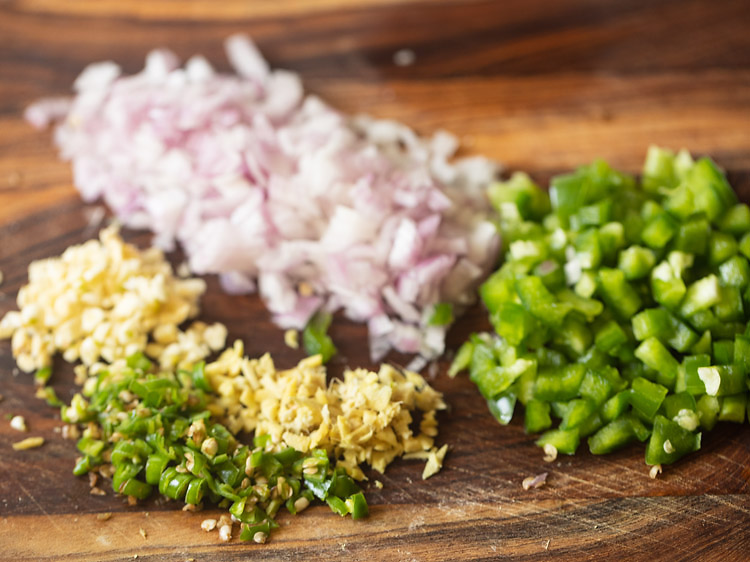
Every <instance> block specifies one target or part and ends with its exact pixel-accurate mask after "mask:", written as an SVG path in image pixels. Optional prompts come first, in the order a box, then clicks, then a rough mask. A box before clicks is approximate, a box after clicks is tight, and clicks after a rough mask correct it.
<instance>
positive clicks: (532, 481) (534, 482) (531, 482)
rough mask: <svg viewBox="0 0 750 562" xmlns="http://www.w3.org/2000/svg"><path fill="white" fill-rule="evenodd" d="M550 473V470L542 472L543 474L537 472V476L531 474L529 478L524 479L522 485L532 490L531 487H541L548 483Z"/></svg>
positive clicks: (525, 488)
mask: <svg viewBox="0 0 750 562" xmlns="http://www.w3.org/2000/svg"><path fill="white" fill-rule="evenodd" d="M548 475H549V473H548V472H542V473H541V474H537V475H536V476H529V477H528V478H524V479H523V483H522V484H521V485H522V486H523V489H524V490H530V489H531V488H541V487H542V486H544V485H545V484H546V482H547V476H548Z"/></svg>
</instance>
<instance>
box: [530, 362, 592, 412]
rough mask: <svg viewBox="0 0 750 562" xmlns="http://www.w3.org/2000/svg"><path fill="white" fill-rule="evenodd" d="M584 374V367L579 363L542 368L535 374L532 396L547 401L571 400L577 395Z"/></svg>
mask: <svg viewBox="0 0 750 562" xmlns="http://www.w3.org/2000/svg"><path fill="white" fill-rule="evenodd" d="M585 374H586V367H585V366H584V365H581V364H580V363H571V364H570V365H565V366H563V367H558V368H553V369H544V370H542V371H540V372H539V373H538V374H537V377H536V383H535V385H534V398H535V399H537V400H545V401H548V402H551V401H554V400H571V399H572V398H575V397H576V396H577V395H578V389H579V388H580V387H581V382H582V381H583V377H584V375H585Z"/></svg>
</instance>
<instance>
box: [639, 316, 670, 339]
mask: <svg viewBox="0 0 750 562" xmlns="http://www.w3.org/2000/svg"><path fill="white" fill-rule="evenodd" d="M669 316H670V315H669V312H667V311H666V310H665V309H663V308H647V309H646V310H642V311H640V312H639V313H638V314H636V315H635V316H633V319H632V320H631V324H632V327H633V337H635V339H636V340H638V341H643V340H647V339H648V338H659V339H663V340H666V339H667V338H668V337H669V336H670V335H671V333H672V325H671V322H670V320H669Z"/></svg>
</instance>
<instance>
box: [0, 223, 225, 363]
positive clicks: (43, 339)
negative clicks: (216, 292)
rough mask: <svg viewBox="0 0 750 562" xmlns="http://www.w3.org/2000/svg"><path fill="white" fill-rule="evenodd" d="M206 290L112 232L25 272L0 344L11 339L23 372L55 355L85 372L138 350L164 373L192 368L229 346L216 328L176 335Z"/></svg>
mask: <svg viewBox="0 0 750 562" xmlns="http://www.w3.org/2000/svg"><path fill="white" fill-rule="evenodd" d="M205 290H206V285H205V282H204V281H203V280H201V279H179V278H177V277H175V276H174V274H173V272H172V267H171V266H170V264H169V263H168V262H167V261H166V260H165V259H164V255H163V253H162V252H161V251H160V250H158V249H156V248H150V249H147V250H144V251H140V250H139V249H138V248H136V247H135V246H133V245H131V244H126V243H125V242H124V241H123V240H122V238H121V237H120V235H119V232H118V227H117V226H116V225H113V226H110V227H108V228H106V229H104V230H102V231H101V232H100V233H99V240H89V241H87V242H85V243H83V244H80V245H76V246H71V247H69V248H68V249H67V250H65V251H64V252H63V254H62V255H61V256H59V257H55V258H48V259H43V260H38V261H35V262H32V263H31V264H30V265H29V283H28V284H27V285H25V286H24V287H22V288H21V289H20V290H19V292H18V297H17V303H18V308H19V310H18V311H11V312H8V313H7V314H6V315H5V317H3V319H2V320H0V339H2V338H10V339H11V347H12V350H13V356H14V357H15V358H16V362H17V364H18V366H19V367H20V368H21V369H22V370H23V371H26V372H30V371H33V370H35V369H39V368H41V367H44V366H47V365H49V364H50V363H51V359H52V356H53V355H54V354H55V352H57V351H60V352H61V353H62V355H63V357H64V358H65V360H66V361H69V362H75V361H77V360H79V359H80V361H81V362H82V363H84V364H85V365H87V366H91V365H94V364H96V363H98V362H100V361H104V362H107V363H112V362H113V361H115V360H117V359H122V358H125V357H127V356H129V355H131V354H133V353H135V352H136V351H144V352H146V353H147V354H148V355H150V356H151V357H152V358H154V359H157V360H158V361H159V363H160V364H161V365H162V366H163V367H165V368H174V367H176V366H182V365H190V364H193V363H195V362H196V361H199V360H200V359H203V358H204V357H206V356H207V355H209V353H210V352H211V351H216V350H219V349H222V348H223V347H224V342H225V340H226V328H225V327H224V326H221V325H219V324H217V325H214V326H206V325H205V324H203V323H198V322H196V323H194V324H193V325H192V326H191V327H190V328H189V329H188V330H187V331H185V332H182V331H180V330H179V329H178V328H177V326H178V325H180V324H182V323H183V322H185V321H186V320H187V319H189V318H192V317H194V316H195V315H197V313H198V302H199V299H200V297H201V295H202V294H203V293H204V292H205ZM150 335H151V336H153V338H152V341H151V342H149V336H150Z"/></svg>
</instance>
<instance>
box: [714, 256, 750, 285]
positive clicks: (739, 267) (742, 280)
mask: <svg viewBox="0 0 750 562" xmlns="http://www.w3.org/2000/svg"><path fill="white" fill-rule="evenodd" d="M719 279H720V280H721V283H722V284H723V285H728V286H730V287H738V288H740V289H744V288H745V287H747V286H748V284H750V263H748V261H747V258H745V257H743V256H739V255H737V256H733V257H731V258H729V259H728V260H726V261H725V262H724V263H722V264H721V265H720V266H719Z"/></svg>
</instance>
